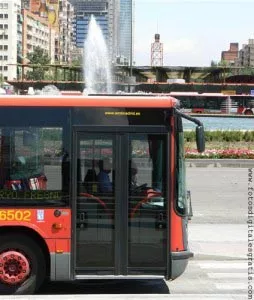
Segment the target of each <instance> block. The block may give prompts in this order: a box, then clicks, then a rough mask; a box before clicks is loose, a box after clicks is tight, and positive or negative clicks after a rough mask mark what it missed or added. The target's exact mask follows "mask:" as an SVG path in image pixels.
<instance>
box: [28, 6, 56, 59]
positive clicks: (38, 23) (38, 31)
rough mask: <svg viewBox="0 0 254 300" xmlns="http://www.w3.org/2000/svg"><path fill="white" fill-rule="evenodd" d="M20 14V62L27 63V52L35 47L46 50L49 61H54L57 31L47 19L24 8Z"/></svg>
mask: <svg viewBox="0 0 254 300" xmlns="http://www.w3.org/2000/svg"><path fill="white" fill-rule="evenodd" d="M22 16H23V26H22V36H23V38H22V57H23V61H22V63H23V64H26V63H29V61H28V60H27V54H28V53H31V52H33V50H34V48H36V47H40V48H42V49H43V50H44V51H45V52H47V53H48V55H49V57H50V58H51V63H54V62H55V56H56V54H55V50H56V49H55V43H56V40H57V39H58V32H57V31H56V30H55V29H53V28H51V26H50V25H49V23H48V21H47V20H44V19H43V18H41V17H40V16H38V15H36V14H34V13H32V12H30V11H28V10H26V9H23V10H22Z"/></svg>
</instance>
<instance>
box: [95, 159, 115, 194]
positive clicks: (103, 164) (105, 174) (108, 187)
mask: <svg viewBox="0 0 254 300" xmlns="http://www.w3.org/2000/svg"><path fill="white" fill-rule="evenodd" d="M99 169H100V172H99V174H98V177H97V179H98V185H99V192H101V193H111V192H112V190H113V189H112V182H111V181H110V177H109V174H110V172H111V169H112V164H111V162H110V161H109V159H105V160H99Z"/></svg>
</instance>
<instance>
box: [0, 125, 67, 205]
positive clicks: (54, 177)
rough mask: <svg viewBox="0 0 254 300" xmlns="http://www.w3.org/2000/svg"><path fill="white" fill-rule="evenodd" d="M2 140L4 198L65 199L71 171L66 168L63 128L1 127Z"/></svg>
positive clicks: (0, 170) (0, 159) (23, 200)
mask: <svg viewBox="0 0 254 300" xmlns="http://www.w3.org/2000/svg"><path fill="white" fill-rule="evenodd" d="M0 141H1V145H0V189H1V197H0V202H4V201H5V200H7V199H8V200H20V201H19V202H18V204H20V205H22V204H24V203H26V202H27V201H29V203H32V202H34V203H37V202H42V204H45V203H43V200H45V201H46V200H50V198H52V199H51V200H52V202H54V201H57V200H59V201H60V200H62V198H63V197H64V194H63V192H64V191H63V190H62V187H65V189H66V188H67V189H68V184H67V180H66V178H68V176H69V174H68V173H69V171H67V172H66V171H65V172H63V171H64V169H63V164H62V163H63V158H64V153H63V151H62V148H63V142H62V128H43V127H13V128H1V129H0ZM65 160H66V157H65ZM67 161H68V160H66V162H67ZM67 163H68V162H67ZM65 177H66V178H65ZM63 182H65V183H66V184H67V185H65V186H64V185H63ZM4 191H15V193H14V192H12V193H10V192H8V193H7V192H4ZM53 192H57V193H54V196H53ZM65 192H67V193H68V191H67V190H65ZM50 193H51V194H50ZM53 198H54V199H53ZM8 203H9V202H8ZM37 204H38V203H37Z"/></svg>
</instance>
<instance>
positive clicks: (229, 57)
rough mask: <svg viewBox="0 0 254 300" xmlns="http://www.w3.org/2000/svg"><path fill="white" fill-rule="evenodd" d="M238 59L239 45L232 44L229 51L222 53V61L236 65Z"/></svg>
mask: <svg viewBox="0 0 254 300" xmlns="http://www.w3.org/2000/svg"><path fill="white" fill-rule="evenodd" d="M237 57H238V43H230V46H229V50H227V51H222V52H221V60H222V61H227V62H229V63H230V64H234V62H235V59H237Z"/></svg>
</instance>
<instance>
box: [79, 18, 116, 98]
mask: <svg viewBox="0 0 254 300" xmlns="http://www.w3.org/2000/svg"><path fill="white" fill-rule="evenodd" d="M109 61H110V60H109V55H108V50H107V45H106V42H105V39H104V37H103V34H102V31H101V29H100V27H99V25H98V24H97V23H96V20H95V18H94V16H93V15H92V16H91V20H90V22H89V26H88V34H87V38H86V40H85V43H84V73H85V83H86V88H85V93H86V94H92V93H93V94H94V93H95V94H97V93H112V79H111V69H110V63H109Z"/></svg>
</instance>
